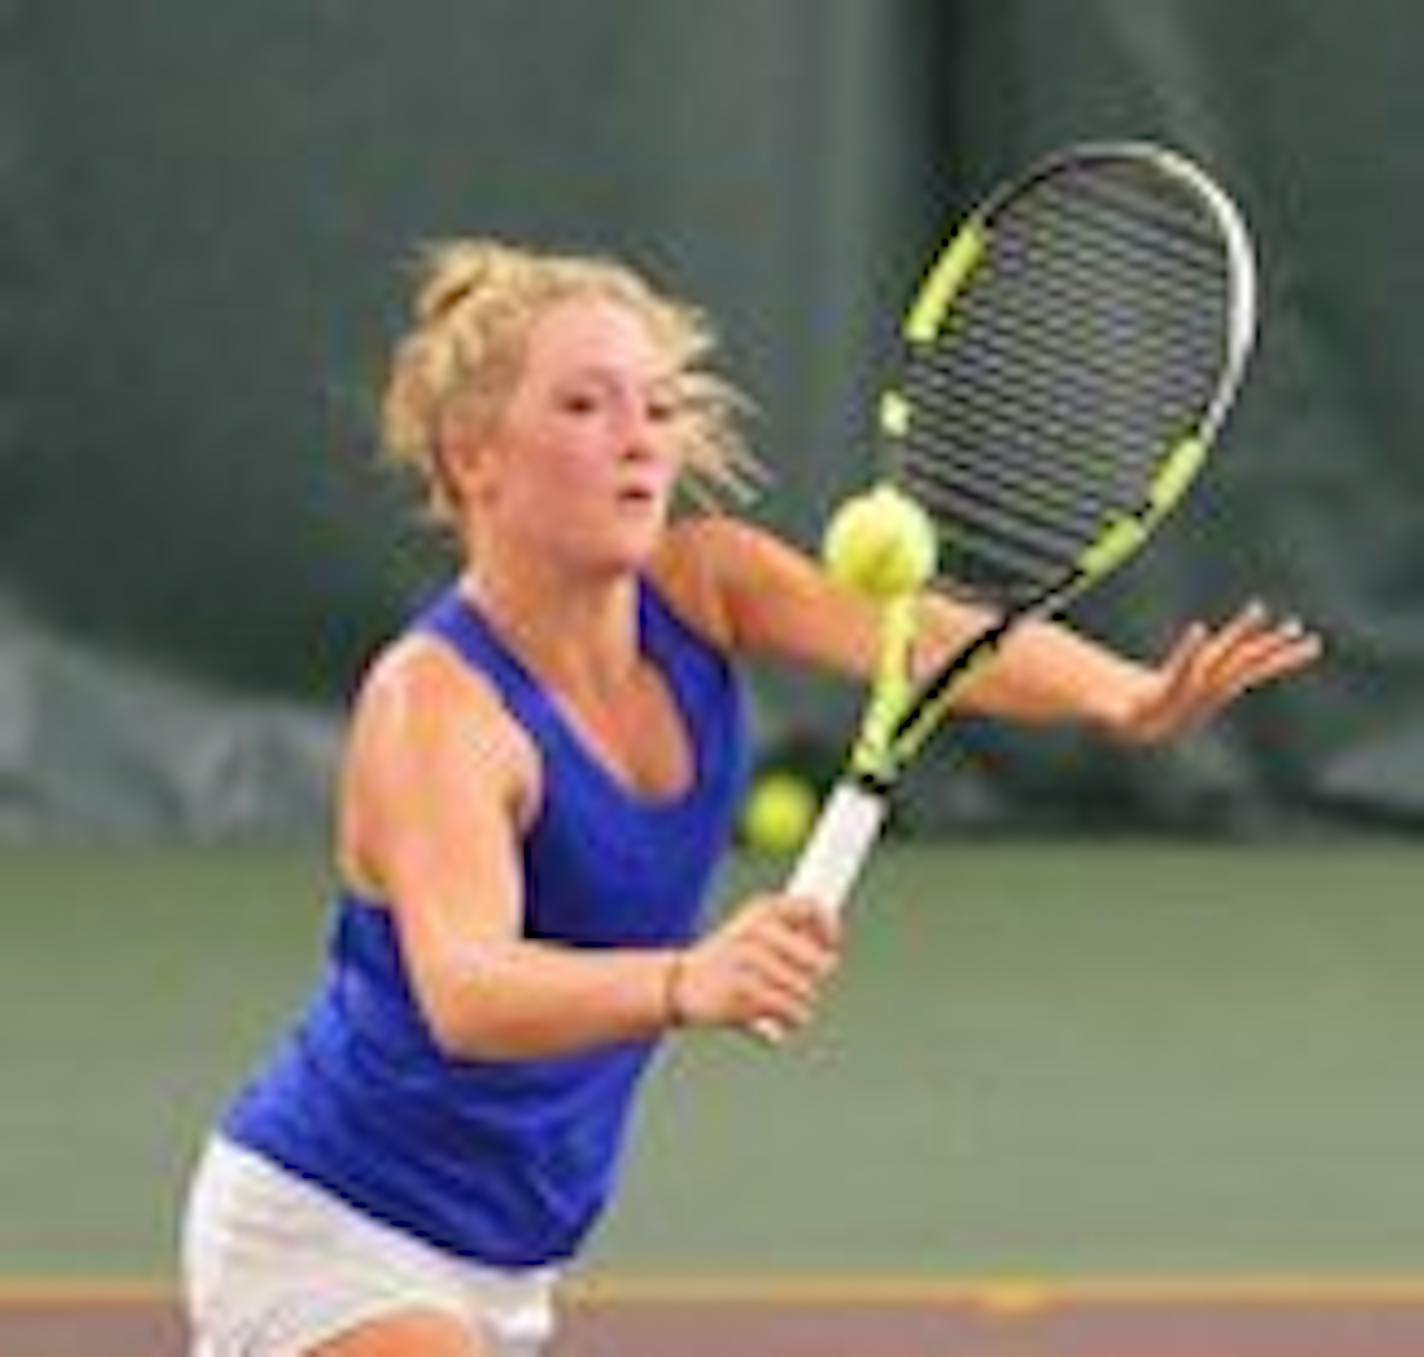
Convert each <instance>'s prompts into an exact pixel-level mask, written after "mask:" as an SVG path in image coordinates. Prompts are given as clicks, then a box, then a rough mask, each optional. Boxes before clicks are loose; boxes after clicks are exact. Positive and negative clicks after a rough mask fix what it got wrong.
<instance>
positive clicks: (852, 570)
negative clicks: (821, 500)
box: [821, 485, 939, 598]
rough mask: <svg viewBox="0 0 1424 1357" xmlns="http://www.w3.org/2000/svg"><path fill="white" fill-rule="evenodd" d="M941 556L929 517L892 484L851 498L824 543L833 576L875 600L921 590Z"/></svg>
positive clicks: (833, 519) (835, 516) (839, 511)
mask: <svg viewBox="0 0 1424 1357" xmlns="http://www.w3.org/2000/svg"><path fill="white" fill-rule="evenodd" d="M938 556H939V549H938V540H937V538H936V535H935V527H934V524H933V523H932V522H931V521H930V517H929V515H928V514H927V513H925V511H924V510H923V509H922V508H920V506H919V505H918V504H916V503H915V501H914V500H912V499H911V498H910V497H909V496H908V495H906V494H904V493H903V492H902V491H900V490H897V489H895V487H894V486H893V485H879V486H876V487H875V489H873V490H868V491H866V492H865V493H864V494H860V495H856V496H855V497H854V498H852V499H848V500H846V501H845V503H843V504H842V505H841V506H840V508H839V509H837V510H836V512H835V513H834V514H833V515H832V516H831V521H830V523H829V524H827V526H826V535H825V537H824V538H823V539H822V542H821V559H822V560H823V561H824V562H825V564H826V568H827V570H829V571H830V573H831V576H832V577H833V578H834V579H837V580H839V581H840V582H841V583H842V584H846V585H849V586H850V587H851V588H852V589H855V590H856V591H858V592H859V593H862V594H868V595H870V596H871V597H872V598H893V597H895V596H896V595H897V594H908V593H912V592H913V591H914V590H916V589H919V588H921V587H922V586H923V585H924V584H926V583H927V582H928V581H929V579H930V578H931V576H933V575H934V572H935V565H936V563H937V558H938Z"/></svg>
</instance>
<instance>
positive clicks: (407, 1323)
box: [308, 1310, 496, 1357]
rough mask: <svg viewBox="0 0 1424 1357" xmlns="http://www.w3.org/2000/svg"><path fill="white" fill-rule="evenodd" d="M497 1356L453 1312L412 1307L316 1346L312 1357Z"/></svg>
mask: <svg viewBox="0 0 1424 1357" xmlns="http://www.w3.org/2000/svg"><path fill="white" fill-rule="evenodd" d="M417 1355H418V1357H496V1354H495V1349H494V1348H493V1347H492V1346H491V1345H490V1344H488V1343H486V1342H485V1341H483V1340H482V1339H480V1338H479V1337H477V1336H476V1335H475V1334H472V1333H471V1332H470V1331H469V1329H468V1328H466V1326H465V1325H463V1324H461V1323H460V1322H459V1321H458V1320H457V1319H454V1318H453V1317H451V1316H449V1315H440V1314H436V1313H434V1312H433V1311H429V1312H422V1311H417V1310H411V1311H408V1312H406V1313H404V1314H392V1315H386V1316H382V1317H381V1318H380V1319H373V1320H368V1321H367V1322H366V1323H364V1324H360V1325H358V1326H357V1327H356V1328H354V1329H352V1330H351V1331H350V1332H349V1333H344V1334H342V1335H341V1336H340V1337H339V1338H333V1339H332V1340H331V1341H330V1342H327V1343H322V1344H321V1345H320V1346H318V1347H315V1348H312V1349H311V1352H310V1353H309V1354H308V1357H417Z"/></svg>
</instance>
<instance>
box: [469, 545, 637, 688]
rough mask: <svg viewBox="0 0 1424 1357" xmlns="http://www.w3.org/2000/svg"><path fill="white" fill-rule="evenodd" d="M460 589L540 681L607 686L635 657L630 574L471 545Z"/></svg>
mask: <svg viewBox="0 0 1424 1357" xmlns="http://www.w3.org/2000/svg"><path fill="white" fill-rule="evenodd" d="M460 589H461V591H462V592H463V593H464V594H465V596H466V597H467V598H469V599H470V600H471V601H472V602H474V603H476V604H477V605H478V606H479V609H480V611H481V613H482V614H483V615H484V616H485V617H486V619H488V621H489V622H490V623H491V624H492V625H493V626H494V627H496V628H497V630H498V631H499V633H500V635H501V636H502V637H503V638H504V639H505V640H506V641H507V642H508V643H509V644H510V645H511V646H512V647H513V648H514V649H515V651H516V652H517V653H518V655H519V656H520V658H521V660H523V661H524V662H526V663H527V664H528V666H529V667H530V668H531V669H532V670H533V671H534V672H535V673H537V674H538V675H539V676H540V678H541V679H543V680H544V681H545V682H548V683H551V684H553V685H554V687H555V688H557V689H559V690H561V691H563V692H566V693H579V692H595V693H596V692H607V691H612V690H615V689H617V688H618V687H620V686H621V685H623V684H625V683H626V682H627V681H628V679H629V677H630V675H631V674H632V673H633V672H634V671H635V670H636V668H637V665H638V658H639V651H638V589H637V578H636V576H634V575H633V574H632V573H629V572H618V573H612V572H610V573H608V574H606V575H603V574H600V575H593V576H590V575H588V574H576V573H575V572H571V571H569V570H566V569H561V568H560V566H559V563H558V562H557V561H553V560H551V559H549V557H548V556H546V555H544V556H532V555H531V556H526V555H522V554H521V555H520V557H519V559H517V560H516V559H513V558H512V557H511V556H510V555H508V554H501V553H497V552H491V551H485V552H479V553H476V552H471V553H470V555H469V557H468V559H467V562H466V568H465V570H464V572H463V573H462V575H461V577H460Z"/></svg>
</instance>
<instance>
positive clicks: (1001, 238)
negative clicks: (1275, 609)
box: [879, 142, 1257, 612]
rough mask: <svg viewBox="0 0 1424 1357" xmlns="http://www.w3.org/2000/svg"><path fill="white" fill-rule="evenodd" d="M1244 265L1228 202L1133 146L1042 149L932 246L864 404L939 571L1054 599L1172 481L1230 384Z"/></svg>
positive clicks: (1166, 506)
mask: <svg viewBox="0 0 1424 1357" xmlns="http://www.w3.org/2000/svg"><path fill="white" fill-rule="evenodd" d="M1256 291H1257V269H1256V263H1255V258H1254V254H1253V251H1252V247H1251V242H1250V236H1249V233H1248V231H1247V229H1246V226H1245V224H1244V222H1243V220H1242V217H1241V214H1240V212H1239V210H1238V209H1237V207H1236V205H1235V204H1234V203H1233V202H1232V200H1231V199H1230V197H1229V196H1228V195H1227V194H1226V192H1225V191H1224V190H1223V189H1222V188H1221V187H1220V186H1219V185H1218V184H1217V183H1216V182H1215V181H1214V180H1213V179H1212V178H1211V177H1210V176H1209V175H1208V174H1207V173H1206V172H1205V171H1204V170H1203V169H1202V168H1200V167H1199V166H1198V165H1196V164H1195V163H1193V162H1192V161H1190V160H1188V159H1187V158H1186V157H1184V156H1182V155H1180V154H1178V153H1176V152H1173V151H1170V150H1167V149H1164V148H1162V147H1159V146H1156V145H1153V144H1151V143H1147V142H1116V143H1093V144H1087V145H1079V146H1075V147H1071V148H1068V149H1067V150H1064V151H1060V152H1057V153H1055V154H1054V155H1052V156H1049V157H1047V158H1045V159H1043V160H1041V161H1039V162H1038V163H1036V164H1034V165H1032V166H1031V167H1030V168H1029V169H1028V170H1027V171H1026V172H1025V173H1024V174H1023V175H1021V176H1019V177H1018V178H1016V179H1015V180H1013V181H1011V182H1009V183H1006V184H1005V185H1003V186H1001V187H1000V188H999V189H997V190H996V191H995V192H994V193H993V194H992V195H991V196H990V197H989V198H988V199H987V200H986V201H985V202H984V203H983V204H982V205H981V206H980V207H979V208H978V209H977V210H976V211H975V212H974V213H973V214H972V215H971V216H970V218H969V219H968V220H967V221H966V222H965V224H964V225H963V226H962V227H961V229H960V230H959V231H958V232H957V233H956V234H955V235H954V237H953V238H952V239H951V240H950V241H949V242H948V243H947V244H946V245H945V246H944V248H943V249H942V250H941V251H940V252H939V254H938V255H937V256H936V258H935V259H934V261H933V262H932V264H931V266H930V267H929V269H928V270H927V271H926V274H925V276H924V279H923V282H922V284H921V286H920V288H919V290H918V292H917V293H916V295H915V297H914V300H913V301H912V303H911V305H910V307H909V309H908V311H907V312H906V314H905V318H904V323H903V327H902V328H903V338H904V343H905V362H904V367H903V372H902V374H901V376H900V378H899V380H898V381H897V382H896V383H895V384H894V385H893V386H892V387H891V388H889V389H887V390H886V391H885V392H884V393H883V395H882V398H881V401H880V409H879V425H880V435H881V442H882V448H883V464H884V466H885V469H886V472H887V474H888V476H889V478H890V479H891V480H892V481H893V482H894V483H896V484H897V485H898V486H899V487H900V488H901V489H903V490H905V491H906V492H908V493H909V494H910V495H912V496H913V497H914V498H915V499H916V500H918V501H919V503H920V504H921V505H922V506H923V507H924V508H925V509H926V510H927V511H928V512H929V513H930V515H931V517H932V518H933V519H934V520H935V523H936V525H937V527H938V529H939V532H940V537H941V560H942V562H943V567H942V568H943V572H944V574H945V575H946V577H947V578H948V580H949V581H950V582H952V583H953V584H955V585H957V586H959V587H961V588H967V589H969V590H970V591H972V592H974V593H976V594H979V595H982V596H985V597H987V598H989V599H990V600H992V601H994V602H996V603H1000V604H1002V605H1004V606H1006V607H1011V608H1041V609H1042V610H1043V611H1045V612H1050V611H1055V610H1056V609H1057V608H1058V607H1059V606H1061V605H1062V604H1063V603H1064V602H1066V601H1067V600H1068V598H1070V597H1071V596H1072V595H1073V594H1074V593H1077V592H1080V591H1081V590H1082V589H1084V588H1086V587H1088V585H1090V584H1091V583H1092V582H1093V581H1095V580H1096V579H1098V578H1100V577H1101V576H1102V575H1104V574H1106V573H1107V572H1108V571H1110V570H1112V569H1114V568H1116V566H1117V565H1119V564H1121V562H1122V561H1123V560H1125V559H1126V558H1127V557H1128V556H1130V555H1131V554H1132V553H1133V552H1134V551H1135V550H1136V549H1137V547H1138V546H1140V545H1141V543H1142V542H1143V541H1144V540H1145V539H1146V537H1147V536H1148V535H1149V534H1150V532H1151V531H1152V530H1153V528H1154V527H1155V526H1156V525H1157V523H1158V522H1159V521H1160V520H1161V519H1162V518H1163V517H1164V516H1165V515H1166V514H1167V513H1168V512H1169V511H1170V509H1171V508H1172V507H1173V506H1174V505H1175V504H1176V503H1177V502H1178V501H1179V500H1180V499H1181V497H1182V495H1183V494H1184V492H1185V491H1186V488H1187V486H1188V485H1189V484H1190V482H1191V481H1192V480H1193V479H1194V478H1195V475H1196V473H1197V472H1198V471H1199V469H1200V467H1201V465H1202V463H1203V461H1204V460H1205V456H1206V453H1207V450H1208V449H1209V448H1210V446H1211V444H1212V442H1213V440H1214V439H1215V437H1216V435H1217V433H1218V431H1219V429H1220V427H1221V424H1222V422H1223V420H1224V418H1225V416H1226V413H1227V411H1228V409H1229V408H1230V406H1231V403H1232V401H1233V399H1234V397H1235V395H1236V392H1237V390H1238V389H1239V386H1240V383H1241V379H1242V374H1243V372H1244V370H1245V367H1246V362H1247V359H1248V357H1249V354H1250V351H1251V347H1252V343H1253V339H1254V335H1255V329H1256Z"/></svg>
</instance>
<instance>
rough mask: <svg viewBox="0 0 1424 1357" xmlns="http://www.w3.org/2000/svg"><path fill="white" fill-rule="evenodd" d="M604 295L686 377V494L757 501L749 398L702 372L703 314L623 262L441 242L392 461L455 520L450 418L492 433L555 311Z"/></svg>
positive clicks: (390, 418) (428, 257)
mask: <svg viewBox="0 0 1424 1357" xmlns="http://www.w3.org/2000/svg"><path fill="white" fill-rule="evenodd" d="M580 296H598V297H605V298H609V299H612V300H613V301H616V302H619V303H620V304H622V305H624V306H627V307H628V308H629V309H630V310H631V311H632V312H633V313H634V314H635V315H637V316H639V317H640V318H641V319H642V321H643V322H644V324H645V325H647V327H648V330H649V333H650V334H651V335H652V336H653V339H654V342H655V343H656V344H657V345H658V346H659V347H660V348H661V349H662V350H663V352H664V353H665V354H666V356H667V358H668V359H669V361H670V364H671V366H672V367H673V369H674V372H675V374H676V391H677V398H678V406H679V410H680V413H681V415H682V417H681V418H679V419H678V420H677V421H676V423H675V426H674V429H675V432H674V434H673V437H674V438H675V439H676V440H677V443H676V446H675V449H674V451H675V454H676V455H677V456H678V458H679V461H680V464H681V466H682V467H683V468H684V475H683V487H684V489H686V490H687V491H688V492H689V493H690V494H691V495H692V497H693V498H694V499H695V500H697V501H700V502H702V503H704V504H712V503H716V502H717V501H718V499H719V498H720V497H721V495H722V494H728V493H729V494H731V495H732V496H733V497H735V498H737V499H746V498H748V497H749V496H750V495H751V493H752V492H753V490H754V487H755V486H756V484H757V483H758V482H760V481H762V480H764V478H765V477H764V473H763V472H762V469H761V467H760V465H759V463H758V462H757V460H756V459H755V457H754V456H753V455H752V454H751V452H750V451H749V450H748V448H747V446H746V444H745V442H744V440H743V438H742V434H741V429H740V426H739V422H740V418H741V416H742V415H743V414H744V413H745V411H746V408H747V402H746V401H745V399H744V398H743V397H742V396H741V394H740V393H739V392H738V391H737V390H736V388H735V387H733V386H732V385H731V384H730V383H728V382H726V381H724V380H723V379H722V378H720V377H717V376H715V375H713V374H712V373H710V372H707V371H705V370H704V369H703V368H702V367H701V366H700V364H701V363H702V360H703V359H705V358H706V357H707V355H708V354H709V353H710V352H711V351H712V349H713V347H714V346H715V342H716V341H715V336H714V334H713V332H712V329H711V327H710V326H709V324H708V323H707V321H706V319H705V317H704V316H703V315H702V313H701V312H700V311H698V310H696V309H695V308H693V307H691V306H689V305H687V304H686V303H684V302H681V301H679V300H677V299H675V298H673V297H670V296H666V295H664V294H663V293H661V292H659V291H658V290H656V289H655V288H654V287H653V286H652V285H651V284H650V283H649V282H647V281H646V280H645V279H644V278H643V277H641V276H640V275H639V274H637V273H636V272H634V271H633V270H632V269H630V268H628V267H627V266H625V265H623V264H620V263H618V262H616V261H614V260H610V259H603V258H597V257H591V256H583V255H563V254H547V253H541V252H536V251H533V250H527V249H522V248H518V247H515V246H511V245H505V244H502V243H501V242H499V241H495V240H482V239H460V240H447V241H439V242H436V243H434V244H431V245H429V246H427V247H425V249H424V250H423V252H422V258H421V277H420V281H419V285H418V287H417V289H416V294H415V303H414V321H415V324H414V327H413V328H412V329H411V331H410V332H409V333H408V334H407V335H406V336H405V337H404V338H403V339H401V340H400V341H399V343H398V344H397V346H396V349H395V354H394V358H393V360H392V364H391V371H390V376H389V379H388V381H387V385H386V391H385V399H384V404H383V411H382V424H383V435H384V437H383V444H384V454H385V457H386V459H387V460H388V461H390V462H391V463H393V464H394V465H395V466H396V467H398V468H402V469H404V470H406V471H409V472H412V473H414V474H415V476H416V477H417V479H418V480H419V481H420V482H421V483H422V485H423V487H424V491H425V497H426V503H427V506H428V508H429V510H430V512H431V514H432V516H433V517H435V518H436V519H437V520H439V521H442V522H444V523H446V524H449V523H451V522H453V521H454V520H455V518H456V516H457V512H458V507H459V506H458V504H457V503H456V502H455V499H454V495H453V493H452V489H451V486H450V483H449V480H448V478H447V477H446V475H445V474H444V470H443V465H442V461H441V438H442V431H443V427H444V420H445V416H446V414H447V412H448V411H449V410H450V409H451V406H452V403H453V402H454V401H455V400H456V399H458V400H459V402H460V409H461V414H462V416H472V417H473V418H474V419H475V420H476V421H479V422H481V423H483V424H485V425H486V426H489V425H492V424H493V423H494V422H495V421H496V420H497V419H498V418H499V415H500V413H501V411H502V410H503V408H504V405H505V402H506V401H507V400H508V398H509V396H510V394H511V393H512V391H513V390H514V387H515V385H516V383H517V382H518V380H519V375H520V372H521V370H522V366H523V361H524V350H525V347H526V342H527V339H528V335H529V331H530V330H531V329H532V327H533V325H534V323H535V322H536V321H537V320H538V318H539V317H540V316H541V315H542V314H543V313H544V311H545V310H547V308H548V307H550V306H551V305H553V304H555V303H557V302H561V301H564V300H567V299H569V298H572V297H580Z"/></svg>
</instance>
